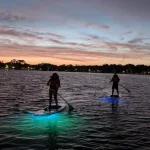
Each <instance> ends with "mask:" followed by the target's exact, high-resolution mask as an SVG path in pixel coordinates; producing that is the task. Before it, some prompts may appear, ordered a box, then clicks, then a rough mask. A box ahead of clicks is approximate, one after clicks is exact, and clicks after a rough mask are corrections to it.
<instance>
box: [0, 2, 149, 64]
mask: <svg viewBox="0 0 150 150" xmlns="http://www.w3.org/2000/svg"><path fill="white" fill-rule="evenodd" d="M12 59H17V60H22V59H23V60H25V61H26V62H27V63H30V64H37V63H42V62H45V63H52V64H56V65H61V64H73V65H76V64H77V65H103V64H106V63H107V64H122V65H124V64H129V63H131V64H135V65H137V64H145V65H150V0H0V60H1V61H4V62H7V61H10V60H12Z"/></svg>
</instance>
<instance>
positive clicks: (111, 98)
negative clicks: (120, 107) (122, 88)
mask: <svg viewBox="0 0 150 150" xmlns="http://www.w3.org/2000/svg"><path fill="white" fill-rule="evenodd" d="M99 100H101V102H107V103H110V104H118V103H120V101H122V99H121V98H120V97H119V96H118V95H113V96H112V95H111V96H105V97H103V98H100V99H99Z"/></svg>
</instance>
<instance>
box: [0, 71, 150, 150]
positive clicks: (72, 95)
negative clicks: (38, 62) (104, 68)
mask: <svg viewBox="0 0 150 150" xmlns="http://www.w3.org/2000/svg"><path fill="white" fill-rule="evenodd" d="M52 73H53V72H42V71H39V72H38V71H15V70H12V71H4V70H0V93H1V94H0V102H1V105H0V119H1V122H0V149H2V150H3V149H4V150H6V149H11V150H16V149H21V150H25V149H34V150H35V149H36V150H41V149H46V150H56V149H69V150H70V149H86V150H88V149H92V150H93V149H98V150H99V149H149V145H150V141H149V139H150V129H149V127H150V122H149V117H150V101H149V98H150V93H149V87H150V80H149V79H150V77H149V76H139V75H120V79H121V81H120V82H121V84H122V85H124V86H125V87H127V88H128V89H130V91H131V93H129V92H128V91H126V90H125V89H123V88H121V87H120V97H121V98H119V99H110V98H109V97H108V96H109V95H110V94H111V84H110V83H109V81H108V79H107V78H106V76H109V77H111V75H110V74H98V73H97V74H94V73H90V74H89V73H77V72H76V73H67V72H58V74H59V75H60V80H61V88H60V90H59V93H60V95H61V96H62V97H63V98H64V99H65V100H66V101H68V102H69V103H70V104H71V105H73V107H74V108H75V110H74V111H73V112H71V113H68V112H67V111H64V112H63V113H59V114H53V115H51V116H34V115H33V114H32V113H31V112H34V111H36V110H39V109H41V108H43V107H45V106H47V105H48V87H47V86H46V83H47V80H48V78H49V76H50V75H51V74H52ZM58 100H59V101H60V102H61V103H62V102H64V101H63V99H62V98H61V97H59V99H58Z"/></svg>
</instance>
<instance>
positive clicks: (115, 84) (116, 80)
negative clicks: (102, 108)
mask: <svg viewBox="0 0 150 150" xmlns="http://www.w3.org/2000/svg"><path fill="white" fill-rule="evenodd" d="M119 81H120V79H119V77H118V75H117V74H116V73H115V74H114V76H113V77H112V79H111V80H110V82H113V85H112V95H111V96H113V95H114V89H116V90H117V94H118V96H119V90H118V83H119Z"/></svg>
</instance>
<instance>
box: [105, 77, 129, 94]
mask: <svg viewBox="0 0 150 150" xmlns="http://www.w3.org/2000/svg"><path fill="white" fill-rule="evenodd" d="M107 78H108V79H110V78H109V77H108V76H107ZM110 80H111V79H110ZM119 85H120V86H121V87H123V88H124V89H125V90H127V91H128V92H130V90H129V89H127V88H126V87H124V86H123V85H121V84H119Z"/></svg>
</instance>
